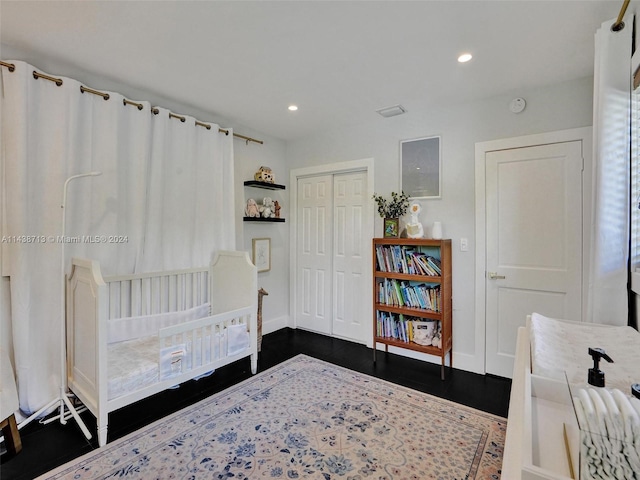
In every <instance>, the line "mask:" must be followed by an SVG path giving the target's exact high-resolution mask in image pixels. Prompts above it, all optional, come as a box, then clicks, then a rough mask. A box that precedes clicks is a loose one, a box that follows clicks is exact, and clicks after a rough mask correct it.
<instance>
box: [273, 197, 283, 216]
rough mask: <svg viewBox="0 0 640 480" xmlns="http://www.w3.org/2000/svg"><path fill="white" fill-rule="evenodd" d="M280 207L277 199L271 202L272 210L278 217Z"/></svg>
mask: <svg viewBox="0 0 640 480" xmlns="http://www.w3.org/2000/svg"><path fill="white" fill-rule="evenodd" d="M280 208H282V207H280V204H279V203H278V201H277V200H276V201H274V202H273V210H274V212H275V214H276V218H280Z"/></svg>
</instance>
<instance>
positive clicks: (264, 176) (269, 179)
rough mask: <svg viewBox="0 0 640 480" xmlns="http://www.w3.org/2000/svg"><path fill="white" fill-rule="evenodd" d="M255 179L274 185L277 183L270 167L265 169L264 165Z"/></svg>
mask: <svg viewBox="0 0 640 480" xmlns="http://www.w3.org/2000/svg"><path fill="white" fill-rule="evenodd" d="M253 178H254V179H255V180H257V181H258V182H264V183H274V182H275V181H276V177H275V175H274V174H273V172H272V171H271V169H270V168H269V167H265V166H264V165H263V166H262V167H260V168H259V169H258V171H257V172H256V173H255V175H254V176H253Z"/></svg>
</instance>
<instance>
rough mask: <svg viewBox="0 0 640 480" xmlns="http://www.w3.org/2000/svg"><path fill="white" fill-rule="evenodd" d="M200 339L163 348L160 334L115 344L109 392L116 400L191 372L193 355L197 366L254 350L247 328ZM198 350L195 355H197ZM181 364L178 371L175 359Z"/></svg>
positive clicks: (230, 327) (238, 327)
mask: <svg viewBox="0 0 640 480" xmlns="http://www.w3.org/2000/svg"><path fill="white" fill-rule="evenodd" d="M211 340H212V339H211V337H210V336H208V335H207V336H204V337H197V338H196V340H195V341H194V342H193V343H195V345H194V344H193V343H192V342H191V341H188V342H187V343H185V344H179V345H174V346H172V347H167V348H164V349H160V348H159V340H158V336H157V335H152V336H148V337H143V338H138V339H132V340H126V341H123V342H117V343H111V344H109V345H108V377H109V381H108V393H107V398H108V399H109V400H112V399H114V398H118V397H120V396H122V395H125V394H127V393H131V392H135V391H136V390H140V389H142V388H145V387H147V386H150V385H153V384H154V383H156V382H158V381H160V380H165V379H167V378H171V376H174V375H176V374H179V373H181V372H183V371H187V370H190V369H191V362H192V355H193V353H195V362H196V365H206V364H208V363H211V362H212V361H214V360H217V359H219V358H221V357H224V356H228V355H236V354H239V353H241V352H243V351H245V350H247V349H248V348H249V347H250V338H249V332H247V329H246V325H244V324H239V325H228V326H227V327H226V328H225V329H224V330H223V332H222V333H216V334H215V336H214V339H213V340H214V341H213V342H211ZM194 351H195V352H194ZM176 359H177V361H178V364H177V368H175V369H174V367H176V363H175V362H174V360H176Z"/></svg>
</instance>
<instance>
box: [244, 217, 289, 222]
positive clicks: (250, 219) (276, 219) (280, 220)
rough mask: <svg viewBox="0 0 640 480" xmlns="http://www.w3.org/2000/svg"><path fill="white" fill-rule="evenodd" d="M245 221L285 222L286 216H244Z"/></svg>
mask: <svg viewBox="0 0 640 480" xmlns="http://www.w3.org/2000/svg"><path fill="white" fill-rule="evenodd" d="M242 220H244V221H245V222H280V223H282V222H284V218H262V217H242Z"/></svg>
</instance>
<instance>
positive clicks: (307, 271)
mask: <svg viewBox="0 0 640 480" xmlns="http://www.w3.org/2000/svg"><path fill="white" fill-rule="evenodd" d="M297 188H298V199H297V202H298V206H297V207H298V208H297V212H296V214H297V235H296V237H297V272H296V279H297V285H296V289H295V291H296V302H295V303H296V312H295V314H296V326H298V327H301V328H305V329H308V330H313V331H314V332H319V333H324V334H330V333H331V315H332V309H331V305H332V303H331V302H332V301H331V269H332V245H331V241H332V228H331V226H332V224H333V210H332V208H333V175H322V176H317V177H308V178H301V179H298V186H297Z"/></svg>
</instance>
